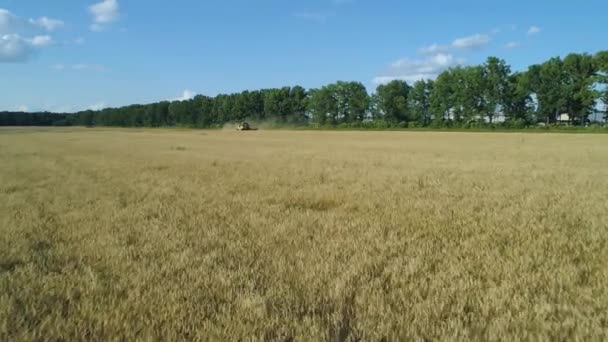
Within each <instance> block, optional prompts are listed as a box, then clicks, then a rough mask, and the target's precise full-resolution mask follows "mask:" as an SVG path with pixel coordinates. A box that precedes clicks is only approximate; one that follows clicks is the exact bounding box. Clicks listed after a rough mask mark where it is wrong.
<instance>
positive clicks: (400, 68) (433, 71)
mask: <svg viewBox="0 0 608 342" xmlns="http://www.w3.org/2000/svg"><path fill="white" fill-rule="evenodd" d="M461 62H462V61H460V60H458V59H456V58H454V56H453V55H451V54H444V53H438V54H436V55H433V56H429V57H427V58H425V59H417V60H412V59H408V58H404V59H400V60H398V61H396V62H393V63H392V64H391V65H390V67H389V68H388V70H387V71H386V72H384V73H383V74H382V75H380V76H377V77H375V78H374V80H373V82H374V83H375V84H383V83H387V82H390V81H393V80H403V81H406V82H408V83H413V82H416V81H418V80H425V79H435V78H436V77H437V75H439V74H440V73H441V72H442V71H444V70H446V69H448V68H450V67H453V66H456V65H458V64H461Z"/></svg>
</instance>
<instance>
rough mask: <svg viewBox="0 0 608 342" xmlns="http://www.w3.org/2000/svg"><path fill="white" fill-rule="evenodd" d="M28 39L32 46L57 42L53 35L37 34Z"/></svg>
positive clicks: (49, 44)
mask: <svg viewBox="0 0 608 342" xmlns="http://www.w3.org/2000/svg"><path fill="white" fill-rule="evenodd" d="M28 41H29V43H30V44H31V45H32V46H35V47H43V46H51V45H53V44H54V43H55V42H54V41H53V38H52V37H51V36H35V37H34V38H32V39H29V40H28Z"/></svg>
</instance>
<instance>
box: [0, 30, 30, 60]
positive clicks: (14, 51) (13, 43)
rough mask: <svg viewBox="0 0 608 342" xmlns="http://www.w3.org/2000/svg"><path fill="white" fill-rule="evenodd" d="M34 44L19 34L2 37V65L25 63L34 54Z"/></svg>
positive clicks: (0, 41) (0, 55)
mask: <svg viewBox="0 0 608 342" xmlns="http://www.w3.org/2000/svg"><path fill="white" fill-rule="evenodd" d="M33 52H34V51H33V46H32V44H31V43H30V42H29V41H28V40H26V39H23V38H22V37H21V36H20V35H18V34H5V35H2V36H0V63H23V62H26V61H28V60H29V59H30V57H31V56H32V54H33Z"/></svg>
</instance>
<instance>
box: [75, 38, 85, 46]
mask: <svg viewBox="0 0 608 342" xmlns="http://www.w3.org/2000/svg"><path fill="white" fill-rule="evenodd" d="M85 42H86V40H85V39H84V38H82V37H79V38H76V39H74V44H77V45H82V44H84V43H85Z"/></svg>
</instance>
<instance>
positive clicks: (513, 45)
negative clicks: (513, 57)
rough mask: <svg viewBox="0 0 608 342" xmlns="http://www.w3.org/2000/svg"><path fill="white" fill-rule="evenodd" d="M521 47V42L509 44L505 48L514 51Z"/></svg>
mask: <svg viewBox="0 0 608 342" xmlns="http://www.w3.org/2000/svg"><path fill="white" fill-rule="evenodd" d="M520 46H521V43H520V42H509V43H507V44H506V45H505V48H507V49H509V50H512V49H517V48H518V47H520Z"/></svg>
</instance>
